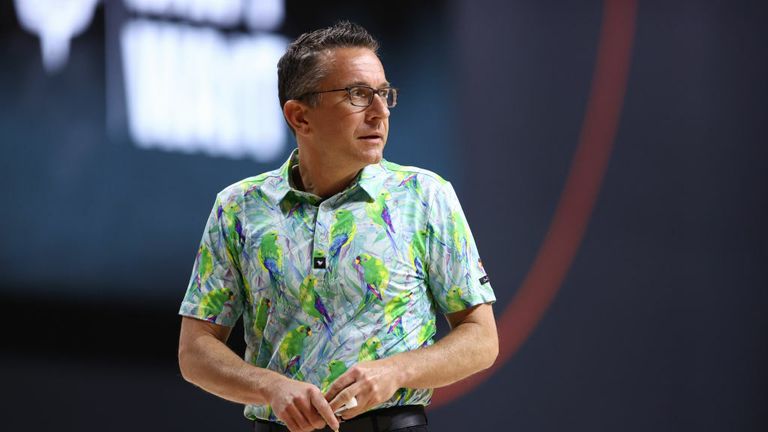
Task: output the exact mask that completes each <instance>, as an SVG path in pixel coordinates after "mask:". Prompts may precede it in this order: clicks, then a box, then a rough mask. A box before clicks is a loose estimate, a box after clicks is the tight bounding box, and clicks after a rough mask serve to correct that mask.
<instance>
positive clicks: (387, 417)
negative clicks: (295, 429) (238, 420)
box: [253, 405, 427, 432]
mask: <svg viewBox="0 0 768 432" xmlns="http://www.w3.org/2000/svg"><path fill="white" fill-rule="evenodd" d="M426 424H427V415H426V414H425V413H424V407H423V406H422V405H402V406H394V407H390V408H382V409H377V410H373V411H368V412H365V413H363V414H360V415H359V416H357V417H355V418H353V419H349V420H344V421H342V422H341V426H340V427H339V432H389V431H393V430H397V429H404V428H409V427H413V426H426ZM253 430H254V431H255V432H287V431H288V428H287V427H285V426H283V425H281V424H279V423H274V422H270V421H266V420H260V419H257V420H255V421H254V429H253ZM321 430H322V431H323V432H331V429H330V428H329V427H326V428H325V429H321Z"/></svg>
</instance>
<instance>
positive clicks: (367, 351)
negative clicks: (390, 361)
mask: <svg viewBox="0 0 768 432" xmlns="http://www.w3.org/2000/svg"><path fill="white" fill-rule="evenodd" d="M380 349H381V339H379V338H378V337H376V336H372V337H371V338H369V339H367V340H366V341H365V342H363V346H362V347H360V354H358V355H357V362H358V363H362V362H364V361H371V360H377V359H378V358H379V353H378V352H377V351H378V350H380Z"/></svg>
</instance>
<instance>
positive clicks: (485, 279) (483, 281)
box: [480, 275, 490, 285]
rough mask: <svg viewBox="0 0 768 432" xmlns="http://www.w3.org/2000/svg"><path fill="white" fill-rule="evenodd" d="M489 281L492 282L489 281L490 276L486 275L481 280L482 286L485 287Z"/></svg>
mask: <svg viewBox="0 0 768 432" xmlns="http://www.w3.org/2000/svg"><path fill="white" fill-rule="evenodd" d="M489 281H490V279H488V275H485V276H483V277H481V278H480V285H485V284H487V283H488V282H489Z"/></svg>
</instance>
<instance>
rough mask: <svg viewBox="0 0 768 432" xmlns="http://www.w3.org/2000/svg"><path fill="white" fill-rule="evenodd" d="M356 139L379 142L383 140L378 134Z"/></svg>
mask: <svg viewBox="0 0 768 432" xmlns="http://www.w3.org/2000/svg"><path fill="white" fill-rule="evenodd" d="M357 138H358V139H363V140H380V139H383V138H382V136H381V135H378V134H371V135H362V136H359V137H357Z"/></svg>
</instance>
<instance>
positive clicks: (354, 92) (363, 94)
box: [349, 87, 370, 98]
mask: <svg viewBox="0 0 768 432" xmlns="http://www.w3.org/2000/svg"><path fill="white" fill-rule="evenodd" d="M369 92H370V91H369V90H368V89H367V88H365V87H356V88H353V89H350V90H349V94H350V95H351V96H352V97H353V98H367V97H368V93H369Z"/></svg>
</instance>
